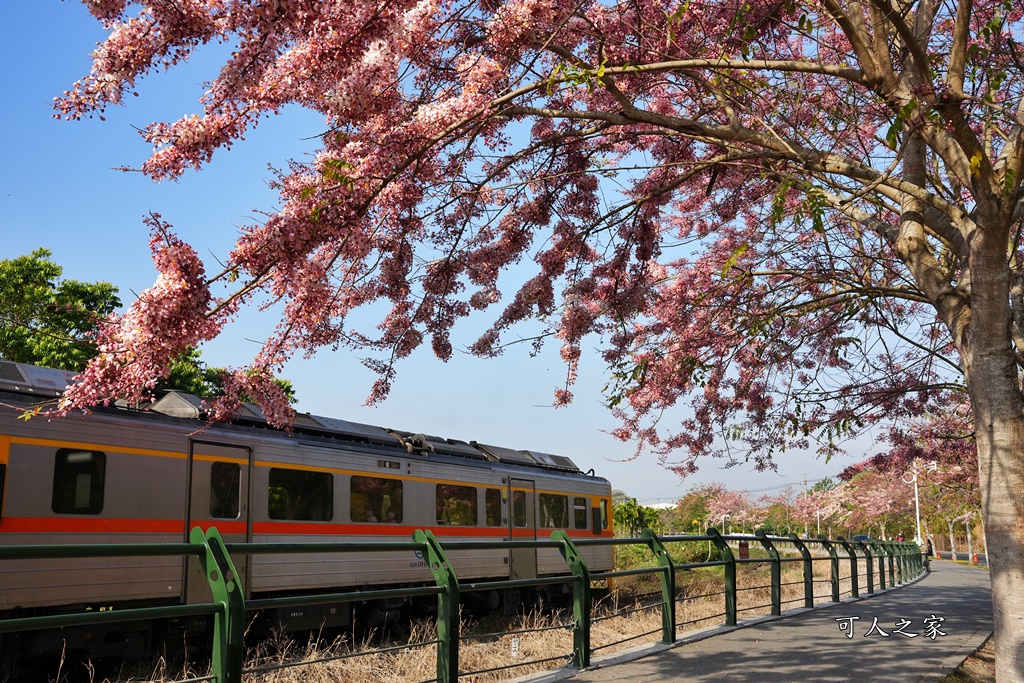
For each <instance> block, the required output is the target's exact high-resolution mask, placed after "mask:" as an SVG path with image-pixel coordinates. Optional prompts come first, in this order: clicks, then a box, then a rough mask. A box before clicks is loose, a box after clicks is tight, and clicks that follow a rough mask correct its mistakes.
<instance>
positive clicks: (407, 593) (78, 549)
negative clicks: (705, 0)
mask: <svg viewBox="0 0 1024 683" xmlns="http://www.w3.org/2000/svg"><path fill="white" fill-rule="evenodd" d="M189 540H190V542H189V543H180V544H133V545H48V546H43V545H36V546H0V561H3V560H16V559H46V558H69V557H130V556H135V557H138V556H156V555H178V556H196V557H198V559H199V562H200V565H201V567H202V570H203V574H204V575H205V577H206V579H207V581H208V582H209V585H210V589H211V592H212V594H213V602H211V603H206V604H192V605H172V606H165V607H146V608H137V609H123V610H116V611H109V612H88V613H76V614H59V615H51V616H44V617H25V618H10V619H2V620H0V634H4V633H13V632H19V631H24V630H34V629H47V628H65V627H71V626H88V625H97V624H109V623H113V622H130V621H140V620H149V619H165V618H172V617H181V616H213V620H214V622H213V635H212V643H211V645H212V647H211V653H212V656H211V665H210V674H209V675H208V676H204V677H201V678H197V679H192V680H209V681H216V682H217V683H240V682H241V679H242V675H243V673H254V672H256V671H246V670H245V669H243V660H244V655H245V646H244V642H243V636H244V632H245V627H246V617H245V615H246V611H247V610H248V611H253V610H259V609H268V608H282V607H294V606H300V605H311V604H324V603H341V602H355V601H364V600H374V599H385V598H395V597H413V596H429V595H436V596H437V603H438V609H437V617H436V619H437V622H436V628H437V632H436V638H435V639H434V640H430V641H425V642H423V643H416V644H413V645H421V646H422V645H437V676H436V678H435V679H432V680H434V681H437V682H438V683H454V682H455V681H457V680H458V678H459V676H460V675H462V676H466V675H469V674H473V673H484V672H482V671H475V672H460V671H459V642H460V640H461V637H460V620H459V604H460V595H461V594H462V593H469V592H473V591H478V590H494V589H501V588H520V587H539V586H550V585H559V584H561V585H568V586H570V587H571V591H572V598H573V608H572V622H571V624H568V625H567V626H568V627H569V628H571V630H572V633H573V649H572V652H571V653H567V654H565V655H563V656H558V657H552V658H550V659H551V661H557V660H567V661H569V663H570V665H571V666H574V667H578V668H585V667H587V666H590V658H591V655H592V654H593V652H594V651H595V650H596V649H603V648H604V647H608V645H604V646H602V647H601V648H594V647H592V645H591V639H590V629H591V625H592V624H593V623H595V622H597V621H600V620H601V617H595V616H594V614H593V607H594V604H593V600H592V598H591V586H592V583H593V582H595V581H600V580H606V579H615V578H621V577H626V576H637V575H644V574H651V575H658V576H660V583H661V598H660V602H655V603H654V604H652V605H649V606H647V607H646V608H649V609H652V610H653V609H660V611H661V621H662V627H661V629H660V634H661V640H662V642H664V643H672V642H675V640H676V637H677V629H678V627H679V624H678V623H677V619H676V615H677V604H678V602H679V600H678V596H677V593H676V580H675V576H676V572H677V571H681V570H690V569H696V568H699V567H722V568H723V571H724V580H725V590H724V591H723V592H722V593H721V595H722V596H723V600H724V610H725V611H724V612H723V613H722V615H720V616H724V621H725V624H726V625H728V626H734V625H736V623H737V614H738V613H739V612H743V611H747V610H752V609H759V608H765V607H770V608H771V614H773V615H779V614H781V613H782V605H783V604H784V601H783V600H782V588H783V586H784V585H788V584H784V583H783V582H782V565H783V563H787V562H793V563H801V565H802V574H803V579H802V582H795V583H802V584H803V598H802V602H803V606H804V607H813V606H814V601H815V591H814V584H815V583H816V582H819V583H823V582H828V583H829V584H830V586H831V595H830V600H831V601H832V602H839V601H840V599H841V595H842V593H841V591H840V582H841V581H842V580H845V579H848V580H849V581H850V590H849V594H850V595H851V596H852V597H855V598H856V597H859V596H860V594H861V592H862V591H861V584H860V579H861V578H865V579H866V592H867V593H874V592H875V586H876V582H875V579H876V578H877V585H878V587H879V589H881V590H884V589H885V588H886V585H888V586H890V587H895V586H896V585H897V584H901V583H906V582H907V581H910V580H913V579H916V578H918V577H919V576H921V575H922V574H923V573H924V572H925V571H926V570H927V566H926V563H925V561H924V558H923V556H922V554H921V551H920V548H918V546H917V545H916V544H914V543H912V542H893V541H884V542H883V541H870V542H865V541H856V542H855V541H847V540H845V539H843V538H841V537H840V538H837V539H834V540H832V539H825V538H813V539H802V538H799V537H798V536H797V535H796V534H790V535H789V536H768V535H766V534H764V533H763V532H758V533H757V534H755V535H753V536H745V535H721V534H719V533H718V532H717V530H715V529H710V530H709V531H708V533H707V534H706V535H698V536H658V535H656V534H654V533H653V532H651V531H649V530H647V531H644V532H643V533H642V535H641V537H639V538H628V539H590V538H587V539H577V540H575V541H574V540H573V539H571V538H570V537H569V535H568V534H567V533H566V532H564V531H555V532H554V533H553V534H552V535H551V538H550V540H537V541H505V542H495V541H481V542H473V541H458V542H448V543H444V542H442V541H440V540H439V539H437V538H436V537H435V536H434V535H433V534H432V533H431V532H430V531H422V530H417V531H415V532H414V533H413V539H412V541H411V542H395V543H380V542H357V543H276V544H274V543H249V544H245V543H233V544H225V543H224V542H223V540H222V538H221V536H220V534H219V532H218V531H217V530H216V528H210V529H209V530H207V531H206V532H205V533H204V532H203V530H202V529H200V528H198V527H197V528H195V529H193V530H192V532H191V534H190V536H189ZM751 541H755V542H756V543H757V544H758V545H760V546H761V548H762V549H763V551H764V553H765V557H753V558H752V557H736V555H734V554H733V549H732V547H731V544H737V545H738V544H740V543H744V542H746V543H747V544H749V543H750V542H751ZM697 542H701V543H704V542H710V543H711V544H713V545H714V547H715V549H716V550H717V553H718V559H715V560H711V559H710V558H709V561H707V562H676V560H675V559H674V558H673V557H672V555H671V553H670V551H669V549H668V548H667V546H666V544H685V543H697ZM615 545H643V546H646V547H647V548H649V549H650V551H651V553H652V560H653V562H654V565H655V566H652V567H649V568H640V569H630V570H620V571H601V572H593V573H591V571H590V569H589V567H588V566H587V563H586V562H585V560H584V557H583V554H582V553H581V552H580V547H591V546H615ZM780 546H786V547H791V548H793V549H794V550H795V551H796V552H797V553H799V556H798V557H784V556H782V555H781V554H780V553H779V547H780ZM748 547H749V546H748ZM812 547H813V549H815V550H818V551H819V554H818V556H817V557H816V556H815V555H814V554H813V553H812V552H811V551H812ZM513 548H557V549H558V550H559V552H560V553H561V555H562V557H563V558H564V560H565V562H566V570H567V571H566V573H565V574H563V575H556V576H545V577H538V578H535V579H517V580H499V581H487V582H479V583H467V584H465V585H463V586H461V587H460V585H459V580H458V577H457V573H456V567H455V566H454V565H453V564H452V562H450V561H449V559H448V553H449V552H452V551H460V550H483V549H513ZM840 549H841V550H842V552H843V553H844V554H845V556H844V557H840V552H839V551H840ZM404 550H415V551H417V552H421V553H423V557H424V558H426V560H427V567H428V569H429V570H430V572H431V574H432V576H433V579H434V585H433V586H420V587H411V588H398V589H395V588H391V589H380V590H369V591H366V590H363V591H359V592H358V593H355V592H339V593H333V594H330V595H323V594H317V595H297V596H289V597H284V598H271V599H259V600H248V601H247V600H246V599H245V596H244V595H243V590H242V586H241V585H240V584H239V582H238V580H237V577H238V574H237V573H236V571H235V566H234V563H233V561H232V554H234V555H256V554H263V555H266V554H290V553H304V552H305V553H308V552H317V553H356V552H368V551H404ZM822 552H823V553H824V554H821V553H822ZM858 553H859V554H858ZM843 560H846V561H848V563H849V572H848V573H847V574H846V575H845V576H844V575H843V572H842V569H841V568H842V565H843V564H844V563H843ZM861 560H863V566H864V567H865V572H864V573H863V574H862V573H860V567H861V566H862V563H861ZM816 561H817V562H826V561H827V562H828V565H829V570H828V578H827V579H817V580H816V579H815V578H814V562H816ZM765 562H767V563H770V575H771V583H770V586H754V587H746V588H739V587H738V584H737V568H738V567H739V566H743V565H745V564H750V563H765ZM887 579H888V584H887V583H886V580H887ZM767 587H770V589H771V602H770V605H756V606H746V607H742V608H741V607H738V603H737V598H738V594H739V593H740V592H741V591H743V590H752V589H756V588H767ZM785 602H786V603H789V602H800V599H799V598H798V599H796V600H789V601H785ZM656 633H659V630H657V629H656V630H655V631H652V632H650V633H647V634H642V635H641V636H632V637H631V638H629V639H628V640H633V639H636V638H638V637H643V636H647V635H652V634H656ZM623 642H625V641H623ZM402 647H403V648H408V647H410V645H403V646H402ZM385 650H386V649H385ZM380 651H384V650H377V651H375V652H380ZM358 654H368V653H358ZM346 656H349V655H346ZM283 666H294V664H289V665H283ZM269 668H272V667H261V668H260V669H259V672H263V671H266V670H269ZM488 671H490V670H488Z"/></svg>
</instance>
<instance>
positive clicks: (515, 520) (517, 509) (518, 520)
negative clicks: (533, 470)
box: [512, 491, 526, 529]
mask: <svg viewBox="0 0 1024 683" xmlns="http://www.w3.org/2000/svg"><path fill="white" fill-rule="evenodd" d="M512 524H513V525H514V526H516V527H518V528H520V529H521V528H523V527H525V526H526V491H513V492H512Z"/></svg>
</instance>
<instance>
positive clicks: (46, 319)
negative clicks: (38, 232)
mask: <svg viewBox="0 0 1024 683" xmlns="http://www.w3.org/2000/svg"><path fill="white" fill-rule="evenodd" d="M52 255H53V254H52V252H50V251H49V250H48V249H36V250H35V251H33V252H32V253H31V254H29V255H28V256H19V257H17V258H13V259H7V260H4V261H0V300H2V301H3V302H4V304H3V311H2V312H0V357H2V358H4V359H6V360H10V361H14V362H17V363H29V364H32V365H42V366H45V367H50V368H59V369H61V370H71V371H78V370H82V369H84V368H85V365H86V363H87V362H88V361H89V359H90V358H92V357H94V356H95V355H96V344H95V342H94V341H93V339H92V335H93V333H94V332H95V331H96V328H97V326H98V325H99V324H100V323H101V322H102V321H103V320H104V319H105V318H106V317H107V316H108V315H110V314H111V313H113V312H114V311H115V310H116V309H117V308H118V307H120V306H121V300H120V299H118V297H117V287H115V286H113V285H112V284H110V283H109V282H80V281H79V280H67V279H64V280H62V279H61V275H62V274H63V272H64V271H63V268H61V266H59V265H58V264H56V263H54V262H53V261H51V260H50V257H51V256H52Z"/></svg>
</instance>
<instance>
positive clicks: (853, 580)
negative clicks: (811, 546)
mask: <svg viewBox="0 0 1024 683" xmlns="http://www.w3.org/2000/svg"><path fill="white" fill-rule="evenodd" d="M836 541H837V542H838V543H839V545H841V546H843V550H845V551H846V554H847V555H849V556H850V595H851V597H854V598H857V597H860V581H859V579H860V576H858V574H857V552H856V551H855V550H854V549H853V546H851V545H850V542H849V541H847V540H846V539H845V538H843V537H842V536H840V537H838V538H837V539H836Z"/></svg>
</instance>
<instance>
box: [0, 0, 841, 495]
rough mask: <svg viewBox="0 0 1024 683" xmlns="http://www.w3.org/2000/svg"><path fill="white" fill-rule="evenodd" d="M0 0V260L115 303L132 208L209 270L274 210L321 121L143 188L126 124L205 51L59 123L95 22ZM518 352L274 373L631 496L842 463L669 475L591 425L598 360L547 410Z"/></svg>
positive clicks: (54, 1)
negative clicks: (96, 283)
mask: <svg viewBox="0 0 1024 683" xmlns="http://www.w3.org/2000/svg"><path fill="white" fill-rule="evenodd" d="M5 9H6V11H5V21H4V24H3V29H2V30H3V32H4V35H3V40H2V41H0V55H2V57H3V62H4V63H6V64H8V65H9V66H8V69H7V71H6V74H5V75H6V78H7V81H8V82H7V83H5V88H4V89H5V91H6V92H7V93H8V96H7V98H6V99H7V103H6V104H5V105H4V106H3V107H0V126H2V130H3V131H4V138H3V148H2V150H3V153H2V155H0V160H2V161H0V181H2V183H0V188H2V192H0V235H2V240H0V258H12V257H15V256H18V255H21V254H26V253H29V252H30V251H32V250H33V249H35V248H38V247H46V248H48V249H50V250H51V251H53V254H54V256H53V258H54V260H55V261H56V262H57V263H59V264H61V265H62V266H63V267H64V274H65V276H66V277H70V278H77V279H82V280H90V281H93V280H107V281H109V282H112V283H113V284H115V285H117V286H118V287H119V288H120V290H121V295H122V300H124V301H126V302H127V301H130V300H131V299H132V298H133V294H132V293H133V292H139V291H141V290H143V289H145V288H146V287H148V286H149V285H150V284H151V283H152V282H153V278H154V276H155V272H154V270H153V267H152V262H151V261H150V258H149V250H148V246H147V240H148V233H147V230H146V228H145V226H144V225H143V224H142V220H141V219H142V216H144V215H145V214H146V213H148V212H150V211H154V212H157V213H160V214H161V215H162V216H163V217H164V219H165V220H167V221H169V222H170V223H171V224H173V225H174V227H175V229H176V230H177V232H178V234H179V235H180V236H181V237H182V238H183V239H185V240H186V241H188V242H189V243H190V244H192V245H193V247H195V248H196V249H197V251H198V252H199V254H200V255H201V256H202V257H203V259H204V260H205V261H206V262H207V264H208V269H211V270H212V269H214V268H215V267H216V260H215V259H216V258H224V257H225V256H226V255H227V253H228V251H229V250H230V247H231V245H232V243H233V241H234V238H235V236H236V235H237V232H238V228H239V227H240V226H242V225H245V224H247V223H250V222H251V221H252V220H254V217H255V216H257V215H258V214H257V210H259V209H271V208H273V207H274V206H275V201H276V197H275V195H274V194H273V193H272V192H271V191H270V190H268V189H267V187H266V179H267V178H268V177H269V173H268V171H267V165H268V163H269V164H272V165H274V166H276V167H282V166H284V164H285V162H286V161H287V160H288V159H289V158H298V157H301V156H302V155H303V154H304V153H306V152H308V151H311V149H312V148H311V143H310V142H309V138H311V137H312V136H315V135H316V134H317V133H318V132H320V131H321V130H322V121H321V120H320V118H319V117H318V116H316V115H314V114H310V113H308V112H302V111H299V110H290V111H286V112H284V114H283V115H281V116H278V117H273V118H271V119H269V120H266V121H264V122H263V123H262V124H261V125H260V126H258V127H257V128H256V130H255V131H254V132H252V133H251V134H249V135H248V136H247V138H246V140H244V141H242V142H240V143H237V144H236V145H235V146H234V147H233V148H232V149H230V150H228V151H227V152H226V153H225V152H221V153H220V154H219V155H218V156H217V157H216V158H215V159H214V161H213V163H211V164H210V165H209V166H207V167H206V168H205V169H204V170H203V171H201V172H200V173H198V174H197V173H189V174H187V175H185V176H184V177H183V178H182V179H180V180H179V181H177V182H172V183H161V184H157V183H154V182H152V181H150V180H148V179H146V178H145V177H143V176H142V175H141V174H138V173H125V172H122V171H118V170H115V169H116V168H118V167H137V166H138V165H139V164H140V163H141V162H142V161H143V160H144V159H145V157H146V155H147V152H148V149H149V148H148V145H146V143H145V142H144V141H142V139H141V138H140V137H139V136H138V135H137V133H136V132H135V127H141V126H144V125H146V124H148V123H150V122H151V121H153V120H158V119H174V118H177V117H179V116H181V115H183V114H186V113H191V112H193V111H195V110H196V104H195V101H196V98H197V96H198V94H199V93H200V88H199V84H200V83H201V82H203V81H204V80H207V79H209V78H210V77H211V76H212V75H213V73H214V72H213V71H212V70H211V65H212V64H213V58H214V57H215V56H216V55H215V54H214V55H209V58H208V59H200V60H199V61H196V62H195V63H190V64H186V65H184V66H183V67H179V68H178V69H176V70H175V71H174V72H172V73H171V74H156V75H155V76H153V77H150V78H149V79H147V80H146V81H144V82H143V83H142V84H140V87H139V88H138V91H139V97H138V98H130V99H131V101H130V102H129V103H128V104H129V106H128V107H126V108H118V109H113V110H109V111H108V112H107V113H106V121H100V120H98V119H97V118H94V119H92V120H87V121H79V122H65V121H60V120H56V119H54V118H53V117H52V116H53V110H52V108H51V103H52V101H53V98H54V97H55V96H58V95H60V94H61V93H62V92H63V91H64V90H66V89H67V88H69V87H70V86H71V84H72V83H74V82H75V80H76V79H78V78H81V77H82V76H84V75H85V74H87V73H88V70H89V54H90V52H91V51H92V50H93V49H94V48H95V45H96V43H97V42H98V41H101V40H102V39H103V37H104V33H103V30H102V27H101V26H100V25H99V24H98V22H96V21H94V20H93V19H92V18H91V17H90V16H89V14H88V12H87V11H86V9H85V7H84V6H83V5H82V4H80V3H78V2H75V1H73V0H72V1H69V2H59V1H58V0H33V2H27V3H8V5H7V7H6V8H5ZM206 56H207V55H205V54H204V55H203V57H206ZM204 67H207V68H204ZM275 322H276V321H275V320H274V319H273V318H272V317H270V316H258V315H245V316H243V318H242V319H241V320H239V322H238V324H237V325H235V326H234V327H233V328H232V329H230V330H228V331H227V333H226V334H225V335H224V337H223V338H222V339H219V340H217V341H216V342H214V343H212V344H211V345H209V346H207V347H204V349H203V358H204V360H206V361H207V362H209V363H211V364H214V365H234V366H238V365H242V364H244V363H245V362H246V361H247V360H249V359H250V358H251V357H252V356H253V355H254V354H255V353H256V351H257V350H258V344H259V342H261V341H262V340H263V339H264V338H265V337H266V335H267V334H269V333H270V331H271V330H272V329H273V325H274V323H275ZM486 323H487V320H486V319H479V320H473V321H471V322H470V323H469V324H468V325H467V326H464V327H461V328H458V329H457V334H456V335H455V337H454V339H453V341H454V342H455V343H456V345H457V346H458V344H459V343H461V344H462V345H468V344H469V343H471V342H472V341H473V340H474V339H475V335H474V334H473V332H475V331H479V330H480V329H482V328H483V327H484V326H485V325H486ZM528 352H529V349H528V348H526V347H525V346H524V347H523V348H512V349H510V350H508V351H507V352H506V354H505V355H504V356H503V357H502V358H499V359H493V360H480V359H476V358H472V357H469V356H466V355H465V354H462V353H456V357H455V358H454V359H453V360H452V361H450V362H449V363H447V364H445V363H441V362H440V361H438V360H436V359H435V358H434V357H433V356H432V355H431V354H430V353H429V350H424V351H423V352H417V353H416V354H414V355H413V357H411V358H410V359H408V360H407V361H406V362H405V363H403V364H402V365H401V366H400V367H399V376H398V380H397V382H396V383H395V386H394V390H393V393H392V397H391V398H390V399H389V400H388V401H386V402H385V403H384V404H383V405H381V406H378V407H375V408H368V407H365V406H363V405H362V404H363V400H364V398H365V396H366V394H367V392H368V391H369V388H370V385H371V383H372V381H373V379H374V378H373V376H372V375H371V373H370V372H368V371H367V370H366V369H364V368H363V367H362V365H361V364H360V363H359V361H358V359H357V358H356V357H354V356H353V355H352V354H350V353H348V352H344V351H342V352H337V353H333V352H331V351H330V350H327V351H323V352H321V353H320V354H318V355H317V356H316V357H315V358H314V359H312V360H304V359H301V358H300V359H297V360H295V361H293V362H292V363H290V364H289V366H288V367H287V369H286V372H285V376H286V377H287V378H288V379H290V380H292V382H293V383H294V384H295V387H296V390H297V394H298V397H299V404H298V406H297V408H298V409H299V410H302V411H307V412H312V413H314V414H320V415H328V416H332V417H340V418H344V419H348V420H353V421H357V422H366V423H370V424H376V425H380V426H385V427H394V428H398V429H406V430H411V431H421V432H425V433H430V434H436V435H439V436H445V437H451V438H459V439H464V440H470V439H475V440H477V441H481V442H484V443H493V444H497V445H502V446H507V447H511V448H525V449H531V450H539V451H545V452H550V453H558V454H561V455H567V456H569V457H570V458H572V459H573V460H574V461H575V462H576V464H577V465H579V466H580V467H581V468H582V469H589V468H594V470H596V472H597V473H598V474H599V475H601V476H604V477H607V478H608V479H610V480H611V481H612V484H613V486H614V487H615V488H618V489H623V490H625V491H626V492H627V493H629V494H630V495H632V496H635V497H636V498H637V499H638V500H640V501H641V502H656V501H668V500H672V499H675V498H678V497H679V496H681V495H682V494H683V493H684V492H685V491H686V489H687V488H689V487H690V486H691V485H692V484H694V483H701V482H711V481H720V482H722V483H724V484H726V485H727V486H730V487H731V488H737V489H740V488H745V489H749V490H754V491H767V492H771V491H773V490H777V489H781V488H782V487H784V486H785V485H786V484H789V483H793V484H798V483H799V482H802V481H803V480H804V479H807V480H808V481H810V482H814V481H816V480H817V479H820V478H821V477H824V476H834V475H835V474H836V473H837V472H838V471H839V470H841V469H842V468H843V467H845V466H846V465H848V464H850V463H852V462H853V461H854V460H853V459H852V458H851V459H845V458H844V459H839V460H833V461H832V462H831V463H827V464H826V463H825V462H824V461H822V460H818V459H816V458H814V457H812V456H808V455H801V454H794V453H785V454H783V455H782V456H780V458H779V472H778V473H777V474H775V473H764V474H758V473H756V472H753V471H752V468H751V467H747V466H742V465H741V466H737V467H734V468H730V469H728V470H723V469H720V467H719V466H718V464H719V461H713V460H710V459H707V460H705V461H704V466H703V467H702V470H701V473H700V474H698V475H697V476H695V477H691V478H690V479H688V480H686V481H685V482H681V481H680V480H679V478H678V477H677V476H676V475H674V474H673V473H671V472H668V471H666V470H664V469H663V468H661V467H660V466H658V465H657V463H656V461H655V458H654V457H653V456H645V457H641V458H640V459H638V460H634V461H631V462H623V461H624V460H626V459H628V458H629V457H630V456H632V454H633V447H632V446H630V445H629V444H623V443H620V442H618V441H616V440H615V439H613V438H611V437H610V436H608V435H607V434H605V433H604V431H603V430H610V429H612V428H614V426H615V422H614V420H613V419H612V417H611V415H610V413H609V412H608V411H607V410H606V409H605V408H604V407H603V405H602V403H601V395H600V389H601V387H602V386H603V385H604V383H605V376H604V368H603V367H602V365H601V362H600V359H599V358H597V357H596V356H594V355H590V356H585V357H584V359H583V362H582V366H581V372H580V380H579V382H578V384H577V386H576V387H575V389H574V393H575V396H576V402H575V403H574V404H573V405H572V406H570V407H568V408H561V409H557V410H556V409H554V408H552V407H551V405H550V404H551V400H552V392H553V389H554V388H555V387H556V386H559V385H561V383H562V382H563V381H564V368H563V366H562V364H561V361H560V360H559V358H558V349H557V345H552V346H550V347H549V348H547V349H546V351H545V352H544V353H542V354H541V355H540V356H539V357H536V358H530V357H529V353H528Z"/></svg>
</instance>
